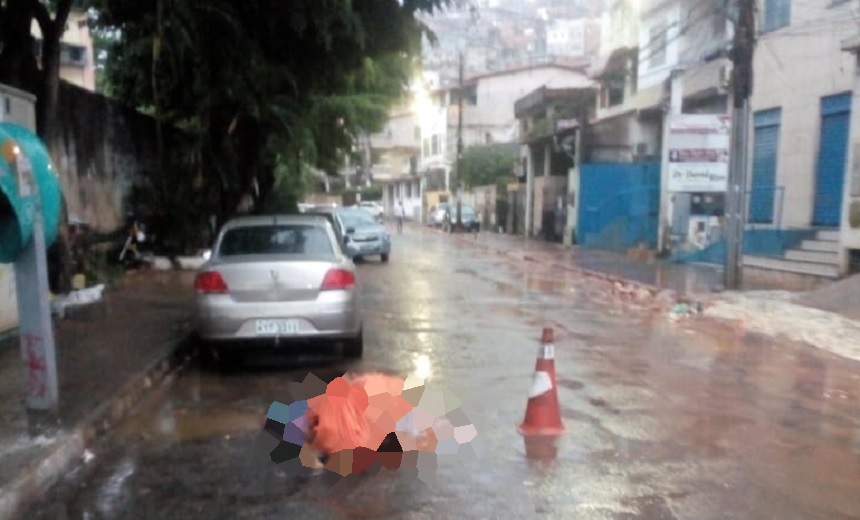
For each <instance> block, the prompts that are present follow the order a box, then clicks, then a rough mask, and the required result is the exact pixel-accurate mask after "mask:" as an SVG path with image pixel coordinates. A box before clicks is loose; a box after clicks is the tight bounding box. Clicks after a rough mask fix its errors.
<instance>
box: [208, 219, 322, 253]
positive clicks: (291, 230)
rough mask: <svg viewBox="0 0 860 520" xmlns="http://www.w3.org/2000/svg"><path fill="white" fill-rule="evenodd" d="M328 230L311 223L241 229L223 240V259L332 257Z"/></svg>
mask: <svg viewBox="0 0 860 520" xmlns="http://www.w3.org/2000/svg"><path fill="white" fill-rule="evenodd" d="M332 254H334V248H333V247H332V244H331V239H330V238H329V235H328V233H326V231H325V228H323V227H321V226H314V225H309V224H281V225H260V226H241V227H236V228H233V229H230V230H228V231H227V232H226V233H224V237H223V238H222V239H221V246H220V248H219V250H218V255H219V256H244V255H332Z"/></svg>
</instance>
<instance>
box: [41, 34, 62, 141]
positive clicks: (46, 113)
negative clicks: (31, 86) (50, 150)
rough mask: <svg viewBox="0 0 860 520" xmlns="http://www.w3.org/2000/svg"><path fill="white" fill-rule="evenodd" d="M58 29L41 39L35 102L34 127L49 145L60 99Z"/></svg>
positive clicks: (52, 137) (54, 131) (53, 132)
mask: <svg viewBox="0 0 860 520" xmlns="http://www.w3.org/2000/svg"><path fill="white" fill-rule="evenodd" d="M58 32H59V31H56V30H53V31H51V33H50V34H45V33H43V34H44V38H43V39H42V82H41V83H42V84H41V85H40V88H39V92H38V94H37V95H38V102H37V103H36V129H37V131H38V133H39V136H40V137H41V138H42V140H43V141H44V142H45V145H46V146H48V147H50V145H51V143H52V141H53V139H54V135H55V133H56V126H57V125H56V121H57V106H58V105H59V99H60V37H59V36H57V33H58Z"/></svg>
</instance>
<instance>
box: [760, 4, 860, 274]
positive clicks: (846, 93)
mask: <svg viewBox="0 0 860 520" xmlns="http://www.w3.org/2000/svg"><path fill="white" fill-rule="evenodd" d="M759 8H760V10H759V13H760V14H759V26H760V27H759V30H760V32H761V34H760V36H759V38H758V43H757V48H756V53H755V61H754V74H755V83H754V87H753V88H754V90H753V94H752V101H751V107H752V110H753V117H752V119H753V122H752V129H751V132H750V136H751V139H752V150H751V155H752V158H751V169H750V185H751V188H750V194H749V210H748V221H749V223H750V225H752V226H756V227H758V228H759V229H761V230H763V231H766V230H772V231H773V232H775V233H777V234H778V235H779V236H781V237H783V238H782V240H781V246H782V249H781V250H774V251H772V252H771V254H770V255H749V256H747V257H746V258H745V259H744V261H745V262H744V263H745V264H746V265H747V266H754V267H757V268H759V269H764V270H768V271H771V272H773V273H796V274H800V275H807V276H808V275H814V276H818V277H836V276H837V275H838V274H839V273H840V271H842V272H844V271H845V270H846V269H847V267H848V265H847V257H848V255H847V254H843V255H842V258H841V260H842V262H840V255H839V250H840V248H839V238H840V233H839V229H840V227H842V229H843V233H842V236H843V237H844V242H843V243H844V246H845V249H849V248H851V249H856V248H858V246H860V240H857V235H858V234H857V232H856V231H853V229H854V228H851V225H850V222H846V214H847V211H846V210H847V207H846V205H845V204H844V203H847V202H848V201H847V200H846V197H845V196H844V192H845V191H846V190H847V191H848V192H849V193H850V191H851V189H850V187H847V188H846V186H850V184H851V183H846V174H845V172H846V169H847V165H848V164H852V165H853V162H849V161H850V160H851V158H850V157H849V152H850V150H849V142H850V135H849V134H850V133H851V131H852V130H851V126H852V124H851V121H852V118H854V119H855V120H856V118H857V116H856V115H855V114H856V112H857V111H856V107H854V106H853V97H854V96H853V92H854V88H855V76H854V71H855V60H854V59H853V57H852V56H851V55H850V54H849V53H845V52H842V50H841V47H842V42H843V41H844V40H845V39H847V38H849V37H852V36H854V35H855V34H856V33H857V23H856V5H855V3H853V2H847V1H844V0H842V1H840V0H805V1H791V0H766V1H761V2H760V6H759ZM855 128H856V127H855ZM855 135H856V134H855ZM849 198H850V195H849ZM849 220H850V219H849ZM852 239H853V241H852ZM849 246H850V247H849Z"/></svg>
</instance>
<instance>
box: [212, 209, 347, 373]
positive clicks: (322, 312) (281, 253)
mask: <svg viewBox="0 0 860 520" xmlns="http://www.w3.org/2000/svg"><path fill="white" fill-rule="evenodd" d="M195 291H196V306H195V330H196V333H197V338H198V340H200V341H202V342H204V343H205V344H207V346H209V347H211V349H212V350H214V352H216V353H217V352H222V350H224V349H225V348H229V347H233V352H234V353H235V352H236V350H235V347H238V346H239V345H241V344H244V343H252V344H256V343H259V342H265V343H267V344H272V343H274V345H275V346H276V347H280V346H285V347H288V346H289V345H290V344H293V343H296V342H298V341H300V340H301V341H307V340H329V341H335V342H338V343H340V344H341V345H342V346H343V354H344V356H345V357H360V356H361V355H362V351H363V335H362V322H361V318H360V316H359V311H358V291H357V289H356V272H355V265H354V264H353V262H352V260H351V259H350V258H349V257H347V256H346V255H345V254H344V253H343V251H342V250H341V248H340V247H339V246H338V243H337V237H336V234H335V232H334V230H333V229H332V227H331V224H330V223H329V222H328V221H327V220H326V219H325V218H324V217H320V216H302V215H289V216H258V217H240V218H237V219H235V220H232V221H230V222H228V223H227V224H226V225H225V226H224V227H223V229H222V230H221V232H220V233H219V235H218V238H217V240H216V242H215V246H214V248H213V249H212V251H211V252H209V260H208V261H207V262H206V264H205V265H204V266H202V267H201V269H200V272H199V273H198V274H197V277H196V280H195Z"/></svg>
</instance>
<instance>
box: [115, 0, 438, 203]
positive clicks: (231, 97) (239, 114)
mask: <svg viewBox="0 0 860 520" xmlns="http://www.w3.org/2000/svg"><path fill="white" fill-rule="evenodd" d="M447 3H449V0H403V1H399V0H353V1H349V2H346V1H343V0H290V1H288V2H285V1H283V0H241V1H240V0H170V1H169V2H168V1H167V0H149V1H143V0H98V10H99V12H100V16H99V25H100V27H102V28H103V29H110V30H117V29H118V30H119V31H120V32H121V34H122V37H121V39H120V40H119V41H118V42H117V43H115V44H114V45H112V46H111V48H110V52H109V60H108V64H107V70H106V72H107V77H108V81H109V83H110V88H111V92H113V94H114V95H116V97H117V98H118V99H122V100H126V101H128V102H130V103H133V104H134V105H136V106H138V107H148V108H149V109H150V110H151V112H152V113H153V114H154V115H155V117H156V118H157V119H158V120H159V121H160V122H161V123H163V124H165V125H170V126H177V127H180V128H183V129H185V130H186V131H188V132H190V133H191V134H193V135H195V136H196V137H197V140H196V151H195V152H194V153H195V154H196V156H197V157H199V158H200V159H201V162H200V163H199V166H198V168H197V169H198V170H199V173H200V175H201V177H202V178H203V179H204V182H208V181H211V185H212V188H213V193H212V195H213V198H214V199H215V200H217V203H216V205H217V212H218V213H219V216H220V217H221V219H222V220H223V219H225V218H229V217H230V216H231V215H232V214H233V213H234V212H235V211H236V208H237V207H238V206H239V203H240V201H241V200H242V199H243V197H247V196H250V197H251V198H252V199H253V200H254V202H255V207H257V208H262V207H263V205H262V204H261V203H260V202H262V201H263V200H264V199H265V198H266V196H267V194H268V193H269V192H270V191H271V190H272V188H273V187H274V185H275V180H276V176H275V172H276V171H280V172H281V175H283V172H284V168H280V169H278V167H279V165H281V166H284V165H286V169H287V171H288V172H293V173H294V174H295V175H297V176H298V175H299V172H301V171H303V168H302V165H303V164H309V165H311V166H314V167H318V168H320V169H322V170H324V171H328V172H333V170H335V169H336V168H337V167H338V166H339V165H340V164H341V161H342V158H343V156H344V154H346V153H349V151H350V149H351V147H352V145H353V143H354V142H355V138H356V135H358V133H359V132H360V131H362V130H364V131H376V130H378V129H379V127H380V126H381V125H382V123H383V122H384V120H385V118H386V114H387V110H388V107H389V106H390V104H391V103H392V102H394V101H395V100H396V98H397V97H398V96H399V95H400V93H401V91H402V89H403V86H404V84H405V82H406V80H407V78H408V76H409V75H410V73H411V70H410V68H411V66H412V57H413V56H414V55H415V54H416V51H418V50H419V45H420V34H421V26H420V24H419V22H418V21H417V20H416V14H418V13H419V12H432V10H433V9H435V8H437V7H438V6H440V5H442V4H447ZM160 141H162V142H164V141H163V140H160ZM167 146H169V144H168V145H167ZM160 155H161V156H163V154H160Z"/></svg>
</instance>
